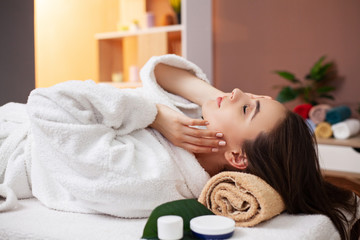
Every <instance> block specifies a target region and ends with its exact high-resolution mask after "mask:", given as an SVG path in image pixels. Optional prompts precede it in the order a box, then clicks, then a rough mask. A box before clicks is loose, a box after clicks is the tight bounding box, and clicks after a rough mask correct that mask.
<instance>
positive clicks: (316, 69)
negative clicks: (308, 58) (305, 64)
mask: <svg viewBox="0 0 360 240" xmlns="http://www.w3.org/2000/svg"><path fill="white" fill-rule="evenodd" d="M324 60H325V56H322V57H321V58H320V59H319V60H318V61H317V62H316V63H315V64H314V66H313V67H312V68H311V70H310V76H311V77H312V79H316V78H314V77H315V76H316V75H317V74H318V73H319V70H320V69H321V65H322V62H323V61H324Z"/></svg>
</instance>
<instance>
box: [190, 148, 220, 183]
mask: <svg viewBox="0 0 360 240" xmlns="http://www.w3.org/2000/svg"><path fill="white" fill-rule="evenodd" d="M195 157H196V159H197V160H198V162H199V163H200V165H201V166H202V167H203V168H204V169H205V171H206V172H207V173H208V174H209V175H210V176H211V177H212V176H214V175H216V174H218V173H219V172H221V171H223V170H224V169H225V162H226V161H225V159H224V154H223V153H197V154H195Z"/></svg>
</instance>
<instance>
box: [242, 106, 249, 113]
mask: <svg viewBox="0 0 360 240" xmlns="http://www.w3.org/2000/svg"><path fill="white" fill-rule="evenodd" d="M248 107H249V106H248V105H244V106H243V107H242V108H243V113H244V114H246V110H247V108H248Z"/></svg>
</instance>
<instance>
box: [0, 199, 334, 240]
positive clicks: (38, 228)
mask: <svg viewBox="0 0 360 240" xmlns="http://www.w3.org/2000/svg"><path fill="white" fill-rule="evenodd" d="M0 201H1V200H0ZM146 221H147V219H123V218H116V217H111V216H107V215H95V214H80V213H70V212H61V211H57V210H52V209H48V208H46V207H45V206H43V205H42V204H41V203H40V202H39V201H38V200H37V199H35V198H31V199H24V200H20V201H19V206H18V207H17V208H16V209H15V210H12V211H8V212H3V213H0V239H1V240H7V239H9V240H10V239H11V240H23V239H27V240H28V239H31V240H32V239H36V240H42V239H46V240H63V239H66V240H69V239H71V240H82V239H86V240H111V239H116V240H120V239H121V240H135V239H141V236H142V231H143V228H144V226H145V224H146ZM231 239H243V240H250V239H251V240H254V239H267V240H272V239H274V240H275V239H276V240H279V239H280V240H281V239H286V240H288V239H293V240H296V239H299V240H300V239H301V240H303V239H307V240H311V239H314V240H315V239H316V240H322V239H323V240H335V239H340V237H339V234H338V233H337V232H336V230H335V227H334V226H333V224H332V223H331V221H330V220H329V218H327V217H325V216H323V215H289V214H286V213H282V214H280V215H279V216H277V217H275V218H273V219H271V220H268V221H266V222H263V223H260V224H258V225H257V226H255V227H252V228H240V227H237V228H236V230H235V233H234V235H233V237H232V238H231Z"/></svg>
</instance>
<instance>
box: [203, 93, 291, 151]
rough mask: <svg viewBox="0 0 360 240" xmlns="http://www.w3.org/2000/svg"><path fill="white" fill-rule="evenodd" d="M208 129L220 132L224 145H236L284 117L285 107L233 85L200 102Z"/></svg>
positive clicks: (267, 129)
mask: <svg viewBox="0 0 360 240" xmlns="http://www.w3.org/2000/svg"><path fill="white" fill-rule="evenodd" d="M202 114H203V117H204V119H205V120H207V121H208V122H209V125H208V126H207V127H208V128H209V129H213V130H217V131H219V132H222V133H223V134H224V138H225V140H226V141H227V145H228V146H229V145H231V144H236V145H239V144H241V145H242V143H243V142H244V140H247V139H254V138H256V136H257V135H258V134H259V133H260V132H269V131H271V130H272V129H273V128H274V127H275V126H276V124H277V123H280V121H281V120H282V119H283V118H284V117H285V107H284V106H283V105H282V104H281V103H279V102H277V101H275V100H272V99H270V98H264V97H258V96H254V95H251V94H247V93H243V92H242V91H241V90H239V89H237V88H236V89H234V90H233V91H232V92H231V93H226V94H225V95H224V96H223V97H218V98H217V99H215V100H210V101H208V102H206V103H205V104H204V105H203V106H202Z"/></svg>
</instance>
